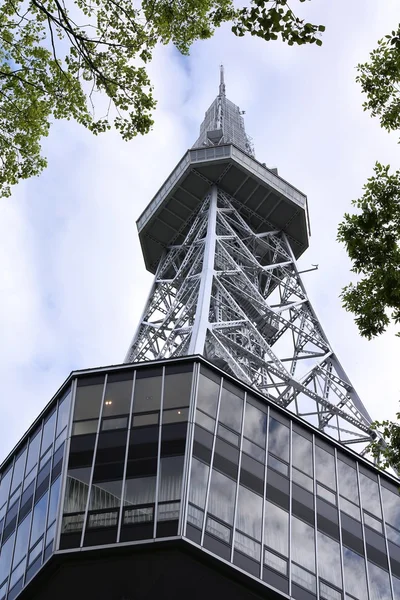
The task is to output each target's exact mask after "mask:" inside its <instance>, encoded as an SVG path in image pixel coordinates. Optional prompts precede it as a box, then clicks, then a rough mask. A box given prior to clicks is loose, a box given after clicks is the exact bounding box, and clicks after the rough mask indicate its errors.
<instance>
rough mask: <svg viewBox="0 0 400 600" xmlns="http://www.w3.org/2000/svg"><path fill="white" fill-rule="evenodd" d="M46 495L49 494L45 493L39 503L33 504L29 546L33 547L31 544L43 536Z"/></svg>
mask: <svg viewBox="0 0 400 600" xmlns="http://www.w3.org/2000/svg"><path fill="white" fill-rule="evenodd" d="M48 495H49V493H48V492H46V493H45V494H44V496H42V497H41V499H40V500H39V502H38V503H37V504H35V507H34V509H33V518H32V531H31V541H30V546H33V544H34V543H35V542H36V541H37V540H38V539H39V538H40V536H41V535H43V534H44V531H45V529H46V510H47V498H48Z"/></svg>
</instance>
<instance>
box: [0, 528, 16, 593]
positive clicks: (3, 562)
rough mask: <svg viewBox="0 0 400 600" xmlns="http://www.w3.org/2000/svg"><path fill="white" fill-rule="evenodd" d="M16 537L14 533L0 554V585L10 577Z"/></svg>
mask: <svg viewBox="0 0 400 600" xmlns="http://www.w3.org/2000/svg"><path fill="white" fill-rule="evenodd" d="M14 537H15V533H13V534H12V535H11V536H10V537H9V538H8V540H7V541H6V543H5V544H4V546H2V548H1V552H0V583H2V582H3V581H4V580H5V579H6V577H8V575H9V573H10V568H11V559H12V552H13V547H14Z"/></svg>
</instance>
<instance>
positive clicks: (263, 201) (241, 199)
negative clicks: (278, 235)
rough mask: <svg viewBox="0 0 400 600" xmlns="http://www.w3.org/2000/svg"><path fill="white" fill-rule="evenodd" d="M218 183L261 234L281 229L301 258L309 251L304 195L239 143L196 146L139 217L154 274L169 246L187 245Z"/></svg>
mask: <svg viewBox="0 0 400 600" xmlns="http://www.w3.org/2000/svg"><path fill="white" fill-rule="evenodd" d="M213 184H216V185H217V186H218V188H219V189H221V190H222V191H223V192H226V193H227V194H229V195H230V197H231V201H232V202H233V204H234V205H235V208H236V209H237V210H238V212H239V214H240V215H241V216H242V217H243V219H244V220H245V221H246V222H247V223H248V225H250V227H251V228H252V229H253V231H255V232H256V233H257V234H259V235H260V237H261V236H262V234H265V233H268V232H271V231H276V230H281V231H283V232H284V233H285V234H286V236H287V238H288V240H289V242H290V244H291V247H292V250H293V253H294V255H295V257H296V258H298V257H299V256H301V254H303V252H304V251H305V250H306V249H307V247H308V243H309V241H308V238H309V234H310V230H309V221H308V208H307V196H306V195H305V194H303V193H302V192H300V191H299V190H298V189H296V188H295V187H294V186H292V185H291V184H290V183H288V182H287V181H285V180H284V179H282V177H280V176H279V175H278V174H277V172H276V170H274V169H268V168H267V167H266V166H265V165H264V164H262V163H260V162H258V161H257V160H256V159H255V158H253V157H252V156H250V155H249V154H247V153H246V152H244V151H243V150H241V149H240V148H238V147H237V146H235V145H234V144H222V145H218V146H208V147H204V148H194V149H191V150H188V151H187V152H186V154H185V155H184V156H183V158H182V159H181V160H180V162H179V163H178V164H177V166H176V167H175V169H173V171H172V173H171V175H170V176H169V177H168V179H167V180H166V181H165V182H164V184H163V185H162V186H161V188H160V189H159V191H158V192H157V194H156V195H155V196H154V198H153V199H152V200H151V202H150V203H149V205H148V206H147V208H146V209H145V210H144V212H143V213H142V214H141V216H140V217H139V219H138V221H137V227H138V232H139V238H140V243H141V246H142V251H143V256H144V260H145V264H146V268H147V269H148V270H149V271H150V272H152V273H155V271H156V268H157V265H158V263H159V261H160V258H161V256H162V255H163V252H164V250H166V249H167V248H169V247H170V246H173V245H180V244H181V243H183V241H184V239H185V236H186V234H187V233H188V230H189V228H190V225H191V223H192V221H193V219H194V217H195V215H196V213H197V210H198V209H199V207H200V205H201V202H202V200H203V198H204V196H205V194H206V193H207V192H208V190H209V189H210V187H211V186H212V185H213ZM260 262H261V263H262V257H261V261H260Z"/></svg>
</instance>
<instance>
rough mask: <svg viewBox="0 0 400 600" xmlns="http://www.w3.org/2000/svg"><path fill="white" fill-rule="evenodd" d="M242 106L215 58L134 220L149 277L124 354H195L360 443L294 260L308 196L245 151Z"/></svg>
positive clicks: (360, 430)
mask: <svg viewBox="0 0 400 600" xmlns="http://www.w3.org/2000/svg"><path fill="white" fill-rule="evenodd" d="M242 115H243V111H241V110H240V109H239V107H238V106H236V105H235V104H233V103H232V102H231V101H230V100H228V98H227V97H226V94H225V81H224V69H223V67H222V66H221V67H220V84H219V92H218V96H217V97H216V98H215V100H214V101H213V102H212V104H211V106H210V107H209V109H208V110H207V112H206V114H205V118H204V121H203V122H202V124H201V126H200V135H199V137H198V139H197V141H196V142H195V144H194V145H193V147H192V148H191V149H190V150H188V151H187V152H186V153H185V155H184V156H183V158H182V159H181V161H180V162H179V163H178V165H177V166H176V167H175V169H174V170H173V171H172V173H171V175H170V176H169V177H168V179H167V180H166V181H165V183H164V184H163V185H162V187H161V188H160V190H159V191H158V192H157V194H156V195H155V196H154V198H153V200H152V201H151V202H150V204H149V205H148V206H147V208H146V209H145V211H144V212H143V213H142V215H141V216H140V218H139V219H138V222H137V226H138V231H139V237H140V242H141V246H142V250H143V256H144V260H145V264H146V267H147V269H148V270H149V271H151V272H152V273H154V281H153V285H152V287H151V291H150V295H149V298H148V300H147V302H146V305H145V308H144V311H143V314H142V317H141V320H140V323H139V326H138V328H137V330H136V333H135V335H134V337H133V340H132V343H131V345H130V347H129V350H128V353H127V355H126V358H125V362H143V361H146V360H162V359H165V358H169V357H178V356H183V355H196V354H200V355H203V356H204V357H205V358H206V359H208V360H209V361H211V362H212V363H214V364H216V365H217V366H219V367H220V368H221V369H223V370H225V371H227V372H229V373H230V374H232V375H234V376H235V377H237V378H238V379H240V380H242V381H243V382H245V383H247V384H248V385H250V386H252V387H254V388H256V389H257V390H258V391H259V392H262V393H263V394H264V395H265V396H267V397H268V398H269V399H270V400H272V401H274V402H275V403H276V404H278V405H279V406H281V407H284V408H287V409H289V410H291V411H293V412H294V413H296V414H297V415H298V416H300V417H302V418H304V419H305V420H306V421H308V422H310V423H311V424H313V425H314V426H316V427H318V428H319V429H321V430H323V431H325V432H326V433H327V434H329V435H331V436H332V437H334V438H335V439H337V440H339V441H340V442H342V443H343V444H346V445H351V446H352V448H353V449H354V450H357V451H358V452H361V453H364V452H365V450H366V447H367V446H368V444H369V442H370V441H371V439H373V438H374V435H375V434H374V432H372V431H371V428H370V425H371V421H372V420H371V417H370V415H369V414H368V412H367V410H366V408H365V407H364V405H363V403H362V401H361V400H360V398H359V396H358V394H357V392H356V390H355V389H354V387H353V385H352V384H351V382H350V380H349V378H348V377H347V375H346V372H345V370H344V369H343V367H342V365H341V363H340V362H339V360H338V358H337V356H336V354H335V353H334V351H333V349H332V347H331V345H330V343H329V341H328V339H327V336H326V335H325V333H324V331H323V328H322V326H321V323H320V321H319V319H318V317H317V315H316V313H315V311H314V309H313V307H312V305H311V302H310V300H309V298H308V295H307V291H306V288H305V286H304V283H303V281H302V278H301V276H300V273H299V269H298V267H297V262H296V261H297V259H298V258H299V257H300V256H301V255H302V254H303V252H304V251H305V250H306V249H307V247H308V243H309V233H310V230H309V224H308V208H307V197H306V196H305V195H304V194H303V193H302V192H300V191H299V190H298V189H296V188H295V187H294V186H293V185H291V184H290V183H288V182H287V181H285V180H284V179H282V178H281V177H280V176H279V175H278V171H277V169H270V168H268V167H266V166H265V164H264V163H260V162H258V161H257V160H256V158H255V155H254V149H253V144H252V142H251V139H250V138H249V136H248V135H247V134H246V131H245V127H244V121H243V116H242Z"/></svg>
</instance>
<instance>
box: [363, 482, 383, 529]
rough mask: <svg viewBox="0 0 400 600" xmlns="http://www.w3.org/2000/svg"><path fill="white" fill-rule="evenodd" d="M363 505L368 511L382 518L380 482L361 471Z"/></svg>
mask: <svg viewBox="0 0 400 600" xmlns="http://www.w3.org/2000/svg"><path fill="white" fill-rule="evenodd" d="M360 488H361V499H362V506H363V508H365V509H366V510H368V512H370V513H372V514H373V515H376V516H377V517H379V518H380V519H381V518H382V510H381V501H380V499H379V490H378V482H377V481H374V480H372V479H370V478H369V477H367V476H366V475H364V474H363V473H360Z"/></svg>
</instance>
